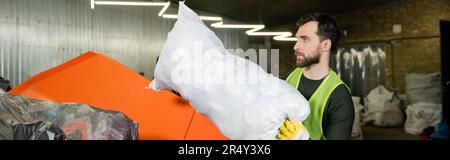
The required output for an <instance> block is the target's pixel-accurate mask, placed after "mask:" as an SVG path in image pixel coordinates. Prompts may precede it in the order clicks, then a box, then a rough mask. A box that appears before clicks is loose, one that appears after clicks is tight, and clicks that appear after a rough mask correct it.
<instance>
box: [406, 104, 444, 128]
mask: <svg viewBox="0 0 450 160" xmlns="http://www.w3.org/2000/svg"><path fill="white" fill-rule="evenodd" d="M406 117H407V118H406V122H405V132H406V133H409V134H413V135H417V134H420V133H422V132H423V130H424V129H425V128H427V127H430V126H436V125H437V124H438V123H439V122H441V119H442V105H441V104H435V103H424V102H420V103H415V104H412V105H409V106H408V107H407V108H406Z"/></svg>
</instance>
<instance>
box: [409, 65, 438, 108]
mask: <svg viewBox="0 0 450 160" xmlns="http://www.w3.org/2000/svg"><path fill="white" fill-rule="evenodd" d="M405 83H406V95H407V96H408V100H409V104H414V103H419V102H427V103H436V104H441V103H442V85H441V74H440V73H432V74H417V73H412V74H408V75H406V76H405Z"/></svg>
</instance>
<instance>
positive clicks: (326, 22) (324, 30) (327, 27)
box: [297, 13, 341, 52]
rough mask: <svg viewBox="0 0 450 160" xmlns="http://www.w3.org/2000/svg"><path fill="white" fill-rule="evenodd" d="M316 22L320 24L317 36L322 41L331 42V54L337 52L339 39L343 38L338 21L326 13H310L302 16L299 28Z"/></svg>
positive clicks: (298, 24)
mask: <svg viewBox="0 0 450 160" xmlns="http://www.w3.org/2000/svg"><path fill="white" fill-rule="evenodd" d="M311 21H316V22H318V23H319V26H318V30H317V33H316V34H317V36H319V38H320V41H324V40H326V39H330V40H331V52H333V51H335V50H336V45H337V43H338V40H339V38H340V37H341V32H340V30H339V27H338V24H337V22H336V19H335V18H334V17H333V16H330V15H328V14H324V13H310V14H307V15H305V16H302V17H301V18H300V19H299V20H298V21H297V26H299V27H300V26H302V25H304V24H305V23H308V22H311Z"/></svg>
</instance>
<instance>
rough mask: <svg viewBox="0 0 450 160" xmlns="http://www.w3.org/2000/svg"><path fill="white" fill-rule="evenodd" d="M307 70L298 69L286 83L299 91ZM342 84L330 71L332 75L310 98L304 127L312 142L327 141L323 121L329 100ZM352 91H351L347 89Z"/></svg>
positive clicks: (326, 78)
mask: <svg viewBox="0 0 450 160" xmlns="http://www.w3.org/2000/svg"><path fill="white" fill-rule="evenodd" d="M304 71H305V68H296V69H295V70H294V71H293V72H292V73H291V74H290V75H289V76H288V78H287V79H286V81H287V82H288V83H289V84H291V85H292V86H293V87H295V88H296V89H298V87H299V85H300V79H301V77H302V75H303V72H304ZM341 84H344V85H345V83H344V82H342V80H341V79H340V78H339V76H338V75H337V74H336V73H335V72H334V71H333V70H330V74H328V76H327V77H325V79H324V80H323V81H322V83H321V84H320V85H319V87H318V88H317V90H316V91H315V92H314V93H313V95H312V96H311V98H309V100H308V101H309V104H310V110H311V112H310V114H309V116H308V118H306V120H305V121H303V125H304V126H305V128H306V129H307V130H308V132H309V136H310V138H311V139H312V140H325V139H326V137H325V135H324V134H323V130H322V119H323V112H324V110H325V106H326V105H327V102H328V99H329V98H330V95H331V93H333V91H334V90H335V89H336V88H337V87H338V86H339V85H341ZM345 87H347V85H345ZM347 89H348V90H349V91H350V89H349V88H348V87H347Z"/></svg>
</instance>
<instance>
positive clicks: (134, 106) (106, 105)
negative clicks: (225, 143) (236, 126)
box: [9, 52, 227, 140]
mask: <svg viewBox="0 0 450 160" xmlns="http://www.w3.org/2000/svg"><path fill="white" fill-rule="evenodd" d="M148 84H150V80H148V79H146V78H145V77H143V76H141V75H139V74H138V73H136V72H134V71H132V70H131V69H129V68H127V67H125V66H123V65H121V64H119V63H118V62H116V61H114V60H112V59H110V58H108V57H106V56H104V55H101V54H96V53H94V52H87V53H85V54H83V55H81V56H79V57H77V58H74V59H72V60H70V61H68V62H66V63H64V64H62V65H59V66H57V67H55V68H52V69H50V70H47V71H44V72H42V73H40V74H37V75H35V76H33V77H31V78H30V79H29V80H27V81H26V82H24V83H23V84H21V85H19V86H17V87H16V88H14V89H12V90H11V91H10V92H9V93H12V94H18V95H22V96H25V97H29V98H34V99H40V100H50V101H56V102H64V103H70V102H75V103H82V104H88V105H91V106H94V107H97V108H101V109H107V110H115V111H120V112H123V113H124V114H126V115H127V116H128V117H129V118H131V119H133V120H134V121H136V122H137V123H139V139H141V140H162V139H164V140H183V139H195V140H225V139H227V138H226V137H225V136H223V135H222V134H221V132H220V131H219V130H218V128H217V127H216V126H215V125H214V124H213V123H212V122H211V121H210V120H209V119H208V118H207V117H205V116H204V115H202V114H199V113H197V112H195V111H194V109H193V108H192V106H191V105H190V104H189V103H187V102H185V101H183V100H182V99H181V98H179V97H178V96H176V95H175V94H173V93H171V92H168V91H160V92H155V91H154V90H151V89H148V88H147V86H148Z"/></svg>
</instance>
